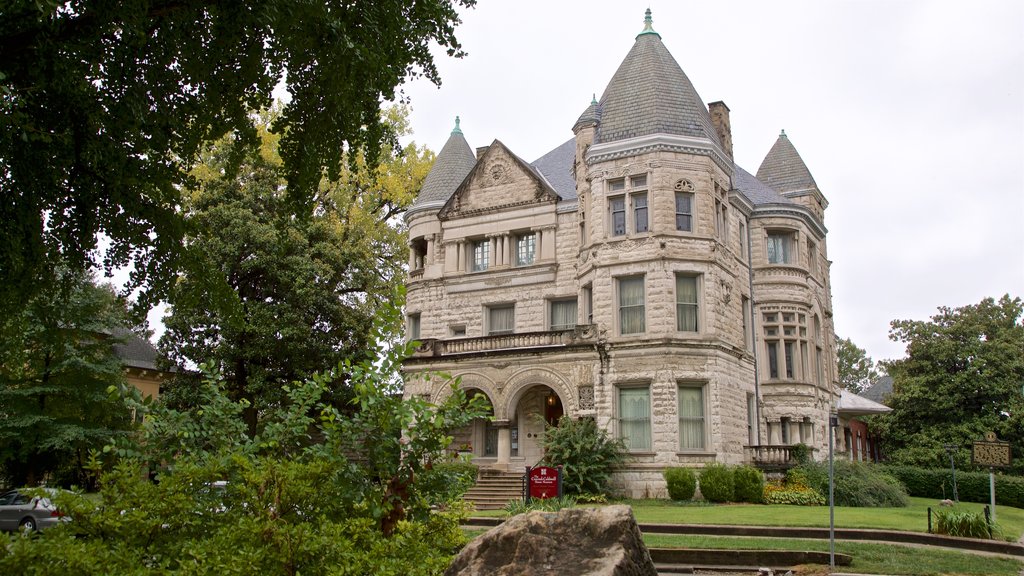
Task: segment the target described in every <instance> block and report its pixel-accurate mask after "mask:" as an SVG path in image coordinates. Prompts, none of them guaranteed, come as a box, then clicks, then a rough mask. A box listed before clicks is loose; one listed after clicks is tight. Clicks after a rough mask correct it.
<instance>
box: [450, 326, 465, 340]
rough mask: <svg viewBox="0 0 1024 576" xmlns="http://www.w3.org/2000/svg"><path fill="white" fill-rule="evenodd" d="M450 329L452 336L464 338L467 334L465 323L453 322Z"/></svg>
mask: <svg viewBox="0 0 1024 576" xmlns="http://www.w3.org/2000/svg"><path fill="white" fill-rule="evenodd" d="M448 329H449V330H451V333H452V336H454V337H456V338H462V337H463V336H465V335H466V325H465V324H453V325H451V326H449V327H448Z"/></svg>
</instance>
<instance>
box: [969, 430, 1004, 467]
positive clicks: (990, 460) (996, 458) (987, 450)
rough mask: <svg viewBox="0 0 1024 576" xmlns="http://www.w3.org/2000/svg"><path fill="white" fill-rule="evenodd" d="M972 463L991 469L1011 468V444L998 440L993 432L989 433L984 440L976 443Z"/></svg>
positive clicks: (972, 452) (972, 453)
mask: <svg viewBox="0 0 1024 576" xmlns="http://www.w3.org/2000/svg"><path fill="white" fill-rule="evenodd" d="M971 463H972V464H974V465H976V466H988V467H989V468H1008V467H1009V466H1010V443H1009V442H1002V441H1000V440H998V439H997V438H996V435H995V434H994V433H993V432H989V433H988V434H986V435H985V439H984V440H975V441H974V450H972V451H971Z"/></svg>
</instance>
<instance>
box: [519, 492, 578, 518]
mask: <svg viewBox="0 0 1024 576" xmlns="http://www.w3.org/2000/svg"><path fill="white" fill-rule="evenodd" d="M575 505H576V497H575V496H561V497H558V498H531V499H530V501H529V502H524V501H522V500H520V499H516V500H509V501H508V502H507V503H506V504H505V509H504V510H505V517H506V518H511V517H512V516H518V515H519V514H525V513H527V512H532V511H534V510H542V511H544V512H558V511H559V510H561V509H563V508H572V507H573V506H575Z"/></svg>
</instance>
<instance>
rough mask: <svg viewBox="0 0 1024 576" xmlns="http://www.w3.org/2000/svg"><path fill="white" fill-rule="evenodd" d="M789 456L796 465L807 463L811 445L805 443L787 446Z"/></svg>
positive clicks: (809, 458) (809, 459) (809, 457)
mask: <svg viewBox="0 0 1024 576" xmlns="http://www.w3.org/2000/svg"><path fill="white" fill-rule="evenodd" d="M789 458H790V459H791V460H793V461H794V462H796V463H797V464H798V465H802V464H807V463H808V462H810V461H811V447H810V446H808V445H807V444H803V443H801V444H794V445H793V446H790V447H789Z"/></svg>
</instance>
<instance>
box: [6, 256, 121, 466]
mask: <svg viewBox="0 0 1024 576" xmlns="http://www.w3.org/2000/svg"><path fill="white" fill-rule="evenodd" d="M60 273H61V274H64V275H67V276H69V277H68V278H66V279H62V283H63V284H67V285H69V286H71V289H70V290H69V291H68V292H61V291H52V292H45V293H40V294H37V295H36V296H35V297H34V298H32V299H31V300H30V301H29V303H28V306H27V307H25V308H24V309H23V310H21V311H20V312H19V313H17V314H15V315H12V316H8V317H6V318H4V319H3V320H2V321H0V326H2V341H0V475H3V476H6V477H7V479H8V480H9V481H10V482H12V483H13V484H16V485H23V484H28V485H35V484H36V483H38V482H40V481H42V480H43V478H44V476H46V475H47V474H55V475H56V478H55V480H56V481H57V482H58V483H72V482H80V481H81V480H82V479H83V478H84V476H83V474H82V466H83V465H84V463H85V459H86V456H87V454H88V451H89V450H90V449H98V448H100V447H102V446H103V445H104V444H105V443H107V442H109V441H110V439H111V437H112V436H114V435H116V434H118V433H119V432H120V431H123V430H125V429H127V428H128V427H129V426H130V423H131V418H130V414H129V412H128V411H127V410H126V409H125V408H124V406H123V404H122V403H120V402H119V401H117V399H115V398H111V397H110V395H109V394H108V391H107V390H108V388H109V387H110V386H114V385H117V384H123V383H124V374H123V372H122V369H121V363H120V361H119V360H118V358H117V356H116V355H115V354H114V350H113V344H114V342H115V340H114V339H112V338H111V337H110V335H111V334H112V333H114V331H115V330H117V329H120V328H123V327H124V326H126V325H127V323H128V316H127V310H126V308H125V305H124V302H122V301H121V300H119V299H118V298H117V297H116V296H115V294H114V293H113V290H112V288H110V287H109V286H97V285H95V284H94V283H93V281H92V279H91V278H90V276H89V275H87V274H82V273H74V272H69V271H66V270H65V271H60Z"/></svg>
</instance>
